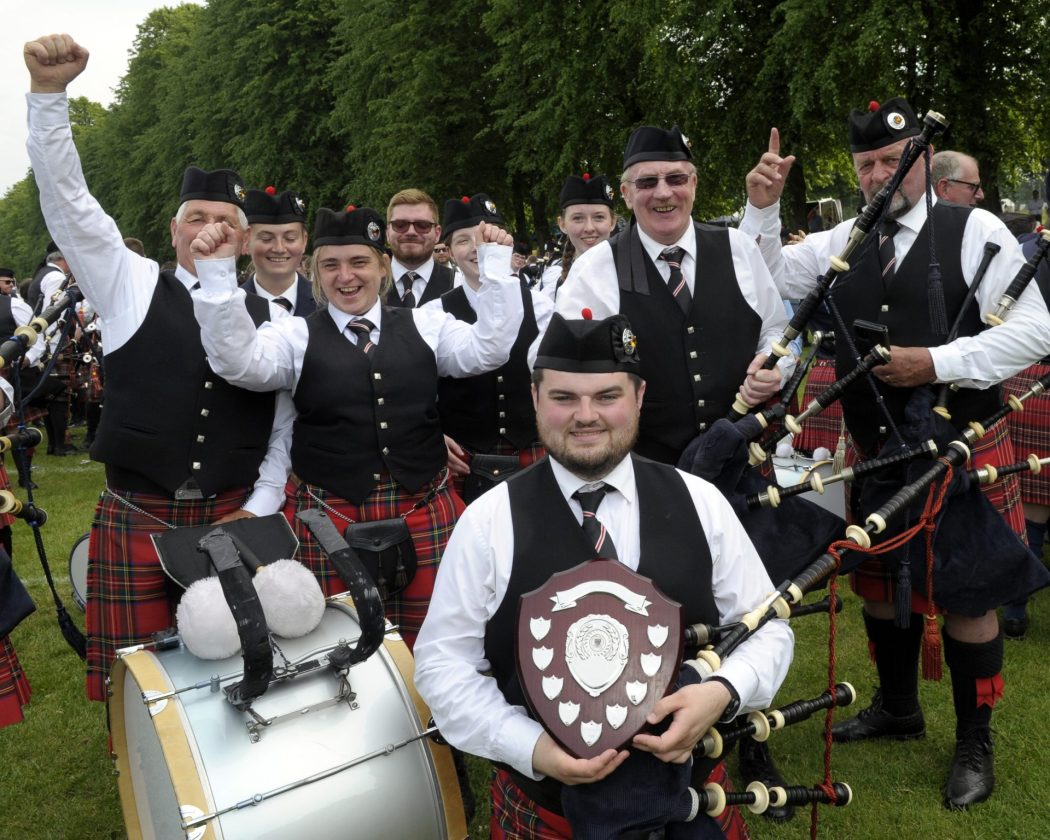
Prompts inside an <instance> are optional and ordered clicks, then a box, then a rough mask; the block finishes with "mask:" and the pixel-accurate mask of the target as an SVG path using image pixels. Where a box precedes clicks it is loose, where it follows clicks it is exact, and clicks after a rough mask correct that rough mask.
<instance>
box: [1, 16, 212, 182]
mask: <svg viewBox="0 0 1050 840" xmlns="http://www.w3.org/2000/svg"><path fill="white" fill-rule="evenodd" d="M179 2H180V0H0V9H2V11H3V17H2V25H0V79H3V80H4V83H3V86H2V87H0V126H3V129H2V130H0V196H2V195H4V194H6V193H7V191H8V189H10V188H11V186H12V185H14V184H15V183H17V182H18V181H20V180H22V178H24V177H25V175H26V172H27V170H28V169H29V156H28V155H26V127H25V126H26V104H25V92H26V91H27V90H28V89H29V75H28V73H27V71H26V67H25V62H24V61H23V59H22V46H23V45H24V44H25V42H26V41H31V40H33V39H34V38H36V37H37V36H39V35H44V34H50V33H52V32H68V33H69V34H70V35H72V36H73V37H74V38H76V40H77V41H79V42H80V43H81V44H83V45H84V46H85V47H87V49H88V52H90V53H91V57H90V59H89V60H88V66H87V70H85V71H84V73H83V74H82V75H81V76H80V77H79V78H78V79H77V80H76V81H75V82H73V84H72V85H71V87H70V93H71V95H73V96H86V97H88V98H89V99H93V100H94V101H96V102H101V103H102V104H103V105H109V104H110V103H111V102H112V101H113V90H114V88H115V87H116V86H117V82H118V81H119V79H120V77H121V76H123V75H124V73H125V72H127V67H128V51H129V50H130V49H131V45H132V42H134V40H135V35H136V33H137V31H138V25H139V24H140V23H141V22H142V21H143V20H145V18H146V15H148V14H149V13H150V12H151V11H152V10H153V9H156V8H158V7H160V6H177V5H179ZM191 2H196V3H197V4H198V5H204V0H191Z"/></svg>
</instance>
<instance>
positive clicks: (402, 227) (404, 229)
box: [387, 219, 437, 234]
mask: <svg viewBox="0 0 1050 840" xmlns="http://www.w3.org/2000/svg"><path fill="white" fill-rule="evenodd" d="M387 227H391V228H393V229H394V231H395V232H397V233H408V229H409V228H410V227H414V228H415V229H416V233H424V234H425V233H430V231H432V230H433V229H434V228H435V227H437V225H436V224H434V222H428V221H427V220H426V219H415V220H412V221H409V220H408V219H395V220H394V221H392V222H387Z"/></svg>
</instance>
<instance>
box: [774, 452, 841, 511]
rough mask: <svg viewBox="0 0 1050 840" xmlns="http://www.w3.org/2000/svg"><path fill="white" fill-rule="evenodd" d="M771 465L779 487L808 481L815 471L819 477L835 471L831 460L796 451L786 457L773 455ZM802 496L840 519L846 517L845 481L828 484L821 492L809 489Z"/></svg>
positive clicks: (832, 473) (825, 476)
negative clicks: (814, 457)
mask: <svg viewBox="0 0 1050 840" xmlns="http://www.w3.org/2000/svg"><path fill="white" fill-rule="evenodd" d="M773 466H774V468H775V469H776V476H777V484H779V485H780V486H781V487H794V486H795V485H796V484H801V483H802V482H803V481H808V480H809V478H810V476H811V475H812V474H813V473H817V474H818V475H819V476H820V477H821V478H828V477H829V476H831V475H834V473H835V470H834V468H833V467H832V461H830V460H823V461H815V460H813V459H812V458H806V457H805V456H803V455H799V454H797V453H795V454H792V455H789V456H787V457H781V456H779V455H774V456H773ZM802 498H803V499H809V500H810V501H811V502H816V503H817V504H818V505H820V506H821V507H822V508H824V509H825V510H829V511H831V512H832V513H833V514H835V515H836V516H838V517H839V518H841V519H845V518H846V484H845V482H837V483H835V484H829V485H828V486H827V487H825V488H824V492H823V493H817V492H816V491H815V490H809V491H807V492H805V493H803V494H802Z"/></svg>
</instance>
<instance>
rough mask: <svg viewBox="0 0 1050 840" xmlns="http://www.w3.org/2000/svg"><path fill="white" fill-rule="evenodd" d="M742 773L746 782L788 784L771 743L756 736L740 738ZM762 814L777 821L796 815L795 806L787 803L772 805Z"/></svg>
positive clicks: (784, 821) (783, 820) (767, 784)
mask: <svg viewBox="0 0 1050 840" xmlns="http://www.w3.org/2000/svg"><path fill="white" fill-rule="evenodd" d="M740 775H741V776H743V778H744V782H745V784H750V783H751V782H761V783H762V784H764V785H765V786H766V787H784V786H785V785H787V782H785V781H784V777H783V776H781V775H780V771H779V770H778V769H777V766H776V764H774V763H773V756H772V755H770V752H769V745H768V744H767V743H765V742H764V741H756V740H755V739H754V738H742V739H741V740H740ZM762 816H763V817H765V818H766V819H767V820H771V821H773V822H775V823H786V822H788V821H789V820H790V819H791V818H792V817H794V816H795V806H794V805H785V806H783V807H780V808H775V807H772V806H771V807H769V808H766V810H765V811H763V812H762Z"/></svg>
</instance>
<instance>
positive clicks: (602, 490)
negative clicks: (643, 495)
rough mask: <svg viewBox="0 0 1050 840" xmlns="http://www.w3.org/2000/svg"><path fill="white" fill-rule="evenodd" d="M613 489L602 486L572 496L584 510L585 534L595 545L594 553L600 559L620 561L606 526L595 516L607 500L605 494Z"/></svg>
mask: <svg viewBox="0 0 1050 840" xmlns="http://www.w3.org/2000/svg"><path fill="white" fill-rule="evenodd" d="M610 489H611V488H609V487H607V486H605V485H602V486H601V487H599V488H598V489H597V490H589V491H583V490H577V491H576V492H575V493H573V494H572V497H573V498H574V499H575V500H576V501H578V502H579V503H580V507H581V508H583V533H584V534H585V535H586V537H587V539H588V540H590V541H591V543H593V544H594V552H595V555H596V556H598V557H603V558H605V559H606V560H619V559H620V558H619V557H618V556H617V554H616V546H615V545H613V541H612V537H610V536H609V532H608V531H606V530H605V526H604V525H602V523H601V520H600V519H598V517H597V516H595V511H597V510H598V505H600V504H601V503H602V499H603V498H605V494H606V493H608V492H609V490H610Z"/></svg>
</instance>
